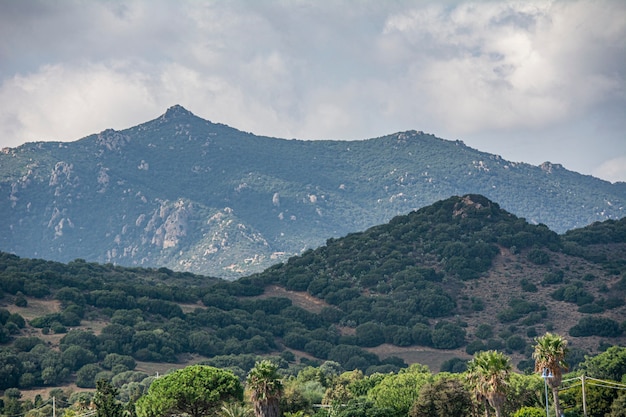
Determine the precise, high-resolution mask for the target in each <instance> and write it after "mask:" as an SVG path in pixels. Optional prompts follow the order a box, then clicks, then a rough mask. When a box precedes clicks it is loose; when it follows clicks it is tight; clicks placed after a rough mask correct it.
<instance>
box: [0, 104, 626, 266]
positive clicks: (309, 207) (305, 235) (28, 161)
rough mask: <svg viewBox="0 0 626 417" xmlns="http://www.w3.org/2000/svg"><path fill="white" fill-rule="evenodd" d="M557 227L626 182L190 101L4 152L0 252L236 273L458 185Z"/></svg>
mask: <svg viewBox="0 0 626 417" xmlns="http://www.w3.org/2000/svg"><path fill="white" fill-rule="evenodd" d="M468 193H476V194H482V195H484V196H486V197H487V198H489V199H491V200H493V201H497V202H498V203H499V204H500V206H501V207H502V208H503V209H506V210H507V211H509V212H511V213H514V214H515V215H517V216H519V217H522V218H524V219H526V220H527V221H528V222H529V223H532V224H545V225H547V226H548V228H550V229H551V230H553V231H555V232H557V233H563V232H565V231H567V230H570V229H574V228H580V227H583V226H586V225H589V224H591V223H593V222H596V221H604V220H607V219H619V218H622V217H623V216H624V214H625V213H624V205H625V202H626V183H615V184H611V183H609V182H606V181H602V180H600V179H597V178H594V177H591V176H585V175H581V174H578V173H576V172H572V171H569V170H567V169H565V168H564V167H563V166H561V165H559V164H553V163H549V162H546V163H543V164H541V165H540V166H532V165H529V164H526V163H519V162H510V161H506V160H504V159H502V158H501V157H499V156H497V155H492V154H488V153H484V152H480V151H478V150H475V149H472V148H470V147H468V146H466V145H464V144H463V142H461V141H449V140H444V139H440V138H437V137H435V136H433V135H431V134H427V133H424V132H420V131H407V132H399V133H394V134H390V135H387V136H383V137H379V138H373V139H367V140H359V141H331V140H326V141H303V140H295V139H292V140H287V139H278V138H270V137H263V136H256V135H253V134H251V133H246V132H242V131H240V130H237V129H234V128H232V127H229V126H226V125H223V124H218V123H212V122H210V121H207V120H204V119H202V118H199V117H197V116H195V115H193V114H192V113H190V112H189V111H187V110H186V109H184V108H183V107H181V106H173V107H171V108H169V109H168V110H167V111H166V113H165V114H163V115H162V116H160V117H158V118H157V119H155V120H152V121H149V122H146V123H144V124H141V125H138V126H135V127H131V128H129V129H126V130H121V131H115V130H105V131H103V132H101V133H98V134H94V135H91V136H88V137H85V138H83V139H81V140H78V141H75V142H67V143H65V142H35V143H27V144H25V145H22V146H20V147H17V148H4V149H2V152H0V218H1V219H2V221H1V222H0V250H2V251H5V252H9V253H14V254H17V255H19V256H24V257H31V258H44V259H50V260H57V261H62V262H67V261H70V260H74V259H85V260H88V261H96V262H100V263H113V264H118V265H126V266H146V267H150V266H157V267H167V268H171V269H173V270H178V271H191V272H194V273H201V274H205V275H211V276H216V277H221V278H227V279H234V278H237V277H240V276H244V275H248V274H250V273H254V272H259V271H261V270H263V269H265V268H267V267H268V266H270V265H273V264H276V263H278V262H280V261H284V260H286V259H288V258H289V257H291V256H293V255H297V254H300V253H303V251H305V250H307V249H310V248H315V247H318V246H320V245H321V244H323V243H324V242H325V241H326V240H327V239H329V238H337V237H340V236H344V235H346V234H349V233H352V232H357V231H362V230H365V229H366V228H368V227H371V226H374V225H376V224H381V223H384V222H387V221H389V220H390V219H391V218H393V217H394V216H396V215H399V214H406V213H408V212H410V211H412V210H416V209H418V208H421V207H424V206H426V205H429V204H432V203H434V202H435V201H438V200H441V199H444V198H447V197H449V196H452V195H464V194H468Z"/></svg>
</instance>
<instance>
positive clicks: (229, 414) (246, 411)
mask: <svg viewBox="0 0 626 417" xmlns="http://www.w3.org/2000/svg"><path fill="white" fill-rule="evenodd" d="M251 415H252V410H251V409H250V408H249V407H247V406H246V405H244V404H241V403H229V404H225V405H223V406H222V409H221V410H220V413H219V416H220V417H250V416H251Z"/></svg>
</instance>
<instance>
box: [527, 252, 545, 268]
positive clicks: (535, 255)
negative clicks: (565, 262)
mask: <svg viewBox="0 0 626 417" xmlns="http://www.w3.org/2000/svg"><path fill="white" fill-rule="evenodd" d="M527 259H528V260H529V261H530V262H532V263H534V264H535V265H545V264H547V263H548V262H550V255H548V253H547V252H544V251H542V250H541V249H532V250H531V251H530V252H528V255H527Z"/></svg>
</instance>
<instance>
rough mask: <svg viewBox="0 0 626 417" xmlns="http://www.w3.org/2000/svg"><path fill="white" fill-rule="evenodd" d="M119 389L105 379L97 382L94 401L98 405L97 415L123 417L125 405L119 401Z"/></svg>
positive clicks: (101, 416)
mask: <svg viewBox="0 0 626 417" xmlns="http://www.w3.org/2000/svg"><path fill="white" fill-rule="evenodd" d="M118 392H119V391H118V390H117V388H115V387H114V386H112V385H111V384H110V383H109V382H107V381H105V380H99V381H97V383H96V393H95V394H94V396H93V403H94V405H95V406H96V417H122V416H123V406H122V404H121V403H120V402H118V401H117V399H116V397H117V395H118Z"/></svg>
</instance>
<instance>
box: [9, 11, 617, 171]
mask: <svg viewBox="0 0 626 417" xmlns="http://www.w3.org/2000/svg"><path fill="white" fill-rule="evenodd" d="M0 38H2V39H3V42H0V62H2V63H3V65H2V67H1V68H0V145H2V146H16V145H18V144H19V143H22V142H23V141H26V140H42V139H46V140H51V139H56V140H74V139H76V138H79V137H82V136H84V135H87V134H90V133H94V132H98V131H100V130H103V129H105V128H109V127H112V128H117V129H121V128H124V127H129V126H132V125H134V124H137V123H140V122H142V121H145V120H148V119H150V118H153V117H156V116H158V115H159V114H161V113H162V112H163V111H164V110H165V109H166V108H167V107H169V106H171V105H173V104H182V105H183V106H185V107H187V108H188V109H189V110H191V111H193V112H194V113H196V114H198V115H199V116H201V117H204V118H208V119H210V120H213V121H216V122H221V123H226V124H229V125H231V126H234V127H236V128H239V129H242V130H246V131H252V132H254V133H257V134H265V135H272V136H279V137H297V138H302V139H321V138H324V139H361V138H368V137H375V136H379V135H383V134H387V133H392V132H396V131H400V130H406V129H418V130H424V131H428V132H432V133H434V134H436V135H438V136H442V137H446V138H452V139H456V138H460V139H464V140H466V141H467V139H468V138H480V137H483V138H487V137H489V138H497V140H498V142H499V146H500V147H501V148H508V149H512V150H517V149H522V150H523V149H524V148H525V146H523V145H520V143H522V142H520V138H524V137H531V136H537V137H542V140H546V138H549V137H550V135H552V136H555V137H564V136H568V139H567V140H568V143H576V144H577V145H580V146H587V148H585V149H590V148H589V145H588V143H589V142H590V137H589V136H588V135H582V134H578V133H576V132H575V130H574V129H571V128H569V127H568V126H571V125H576V126H578V125H582V126H585V125H589V124H597V125H602V126H606V127H604V128H603V130H602V132H601V133H602V135H603V136H602V137H603V138H604V139H603V141H604V142H603V143H606V144H607V145H606V146H609V147H611V146H613V147H614V148H618V149H620V150H619V151H617V152H618V154H621V152H624V151H626V150H625V149H624V146H625V145H624V144H623V142H624V141H623V129H622V128H623V122H621V121H616V120H622V119H624V118H626V115H625V114H624V110H616V109H624V108H626V87H625V80H624V77H625V75H624V74H625V73H626V71H625V69H624V67H625V65H626V64H625V62H626V45H625V42H624V39H626V3H625V2H623V1H619V0H600V1H591V0H574V1H565V0H556V1H544V0H541V1H539V0H536V1H532V0H531V1H524V2H514V1H497V2H496V1H478V2H459V1H446V2H442V1H412V0H401V1H397V2H377V1H365V2H350V1H343V0H335V1H330V2H319V1H313V0H298V1H289V2H286V1H281V0H269V1H263V2H248V1H237V0H235V1H230V2H172V1H167V0H154V1H144V0H135V1H128V2H123V3H120V2H109V1H94V2H78V3H76V2H46V1H35V0H33V1H29V2H0ZM589 115H593V120H591V119H589V117H590V116H589ZM611 126H612V127H611ZM546 132H548V133H549V134H548V133H546ZM528 140H529V139H526V141H528ZM505 141H508V142H507V145H504V142H505ZM524 143H525V142H524ZM469 144H470V145H471V143H469ZM540 145H541V143H540V144H538V145H537V146H540ZM552 148H553V149H556V148H557V146H553V147H552ZM543 149H544V150H545V151H546V153H547V152H548V150H549V151H550V152H551V153H549V154H546V155H545V157H544V158H542V159H544V160H552V161H554V162H566V161H562V160H560V159H559V157H560V156H561V155H565V154H564V153H558V150H555V151H553V149H551V148H550V147H549V146H545V147H544V148H543ZM483 150H486V151H489V147H486V148H483ZM534 151H535V152H537V150H534ZM528 152H530V151H528ZM539 152H542V151H541V150H539ZM572 152H573V151H572ZM584 152H585V151H582V150H581V151H580V152H579V153H584ZM589 152H590V153H592V152H591V151H589ZM593 153H595V150H594V151H593ZM516 155H520V156H517V157H514V159H517V160H523V159H524V158H525V157H526V156H525V155H523V154H520V153H518V154H516ZM522 155H523V156H524V158H522ZM605 159H606V158H605V157H604V156H603V157H602V158H599V159H598V158H596V159H595V160H594V161H590V162H588V163H587V165H586V166H587V171H588V172H589V171H590V170H591V169H592V167H595V166H597V165H598V163H599V161H600V160H605ZM565 165H566V166H567V163H565ZM581 166H582V165H581Z"/></svg>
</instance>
